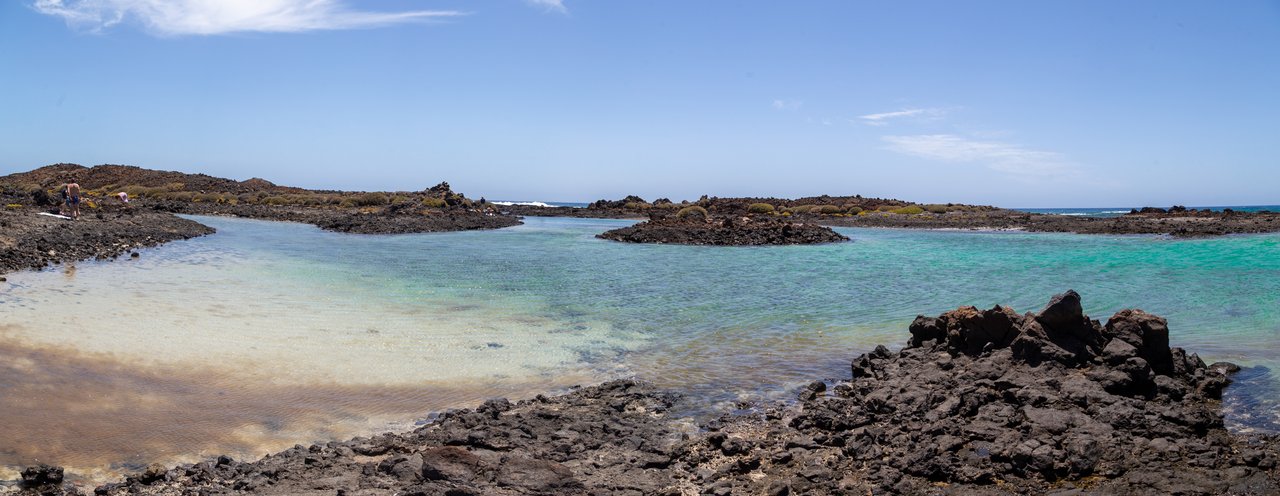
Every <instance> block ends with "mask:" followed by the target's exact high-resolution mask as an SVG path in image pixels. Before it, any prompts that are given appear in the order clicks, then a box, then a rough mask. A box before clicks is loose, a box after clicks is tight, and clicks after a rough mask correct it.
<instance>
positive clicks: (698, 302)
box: [0, 217, 1280, 474]
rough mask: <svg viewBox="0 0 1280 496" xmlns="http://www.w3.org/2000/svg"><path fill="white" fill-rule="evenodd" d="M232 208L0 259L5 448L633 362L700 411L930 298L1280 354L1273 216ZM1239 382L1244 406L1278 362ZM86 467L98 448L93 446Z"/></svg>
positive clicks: (275, 442) (162, 452)
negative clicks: (172, 239) (917, 227)
mask: <svg viewBox="0 0 1280 496" xmlns="http://www.w3.org/2000/svg"><path fill="white" fill-rule="evenodd" d="M196 219H197V220H199V221H201V222H205V223H207V224H209V225H211V226H214V227H216V228H217V229H218V230H219V232H218V234H215V235H212V236H207V237H204V238H198V239H194V240H188V241H183V242H177V243H172V244H169V245H166V246H162V247H159V248H156V249H151V250H147V251H145V252H143V256H142V257H141V258H139V259H136V260H118V261H114V262H105V263H79V264H76V265H75V266H74V268H73V267H60V268H58V269H56V270H47V271H43V272H27V273H18V274H11V275H10V276H9V282H8V283H3V284H0V315H3V320H0V337H2V338H3V342H4V343H5V344H3V345H0V356H5V357H7V358H8V359H7V360H6V363H7V364H6V365H4V366H3V370H0V377H3V378H0V390H2V391H5V394H3V395H0V416H3V418H5V419H6V420H10V419H12V420H13V421H11V422H8V425H7V426H2V427H0V445H3V446H8V447H11V448H8V449H7V450H0V465H10V466H13V465H17V464H24V463H32V462H34V461H36V460H39V461H46V462H51V463H60V464H66V465H70V466H73V467H81V468H88V467H98V468H100V469H101V468H103V467H105V469H106V470H107V471H110V470H113V469H128V468H130V467H133V466H135V465H136V464H145V463H149V462H152V461H163V462H169V463H172V462H176V461H181V460H187V461H191V460H195V459H198V458H199V457H201V456H207V455H211V454H216V453H222V452H230V453H233V454H237V455H239V456H257V455H261V454H263V453H265V452H267V451H269V450H273V449H279V448H283V447H287V446H291V445H293V444H294V443H308V442H313V441H318V440H325V439H333V438H341V437H346V436H350V435H355V434H361V433H369V432H376V431H380V430H386V429H389V428H407V427H409V426H411V425H412V423H413V421H415V420H417V419H421V418H423V417H424V416H426V415H427V414H428V413H429V412H431V411H433V410H440V409H445V408H450V407H456V406H468V405H472V404H474V403H476V402H478V401H479V400H481V399H483V398H487V397H493V396H511V397H528V396H532V395H534V394H537V393H540V392H553V391H557V390H561V389H563V388H566V387H568V386H570V385H573V384H583V383H592V382H598V381H601V380H606V379H610V378H614V377H630V376H634V377H639V378H642V379H647V380H652V381H654V382H657V383H658V384H660V385H664V386H669V387H673V388H678V389H681V390H683V391H686V392H688V393H689V396H690V397H691V398H692V399H693V400H694V401H693V405H695V407H696V408H694V409H692V412H693V413H696V412H697V411H699V410H701V411H704V412H705V411H714V410H716V409H719V408H727V407H728V405H732V404H733V403H735V402H737V401H740V400H772V399H781V398H786V397H789V396H790V395H791V394H792V391H793V390H794V388H796V387H797V386H799V385H800V384H803V383H806V382H808V381H810V380H813V379H821V378H834V379H841V378H845V377H847V375H848V363H849V360H850V359H851V358H852V357H854V356H856V355H857V354H858V353H860V352H862V351H865V350H867V349H869V348H871V347H873V346H875V345H876V344H881V343H884V344H888V345H890V346H892V347H897V346H899V345H900V344H901V343H903V342H904V341H905V340H906V337H907V333H906V327H907V325H908V324H909V323H910V321H911V320H912V318H914V317H915V316H916V315H917V314H936V313H940V312H942V311H945V310H949V309H952V308H955V307H957V306H961V305H977V306H979V307H989V306H991V305H994V304H997V303H1001V304H1010V305H1012V306H1013V307H1014V308H1016V309H1018V310H1019V311H1034V310H1038V309H1039V308H1040V307H1041V306H1042V305H1043V304H1044V303H1045V301H1047V299H1048V298H1049V296H1051V295H1052V294H1054V293H1057V292H1061V291H1063V290H1065V289H1068V288H1074V289H1076V290H1077V291H1079V292H1080V293H1081V294H1082V295H1083V296H1084V303H1085V305H1086V311H1087V312H1089V313H1090V314H1091V315H1093V316H1094V317H1095V318H1099V319H1103V320H1105V319H1106V318H1107V317H1108V316H1110V315H1111V314H1112V313H1114V312H1115V311H1117V310H1119V309H1121V308H1125V307H1138V308H1143V309H1145V310H1147V311H1150V312H1153V313H1156V314H1159V315H1162V316H1165V317H1167V318H1168V319H1169V321H1170V327H1171V330H1172V334H1173V336H1172V341H1173V343H1174V345H1176V346H1183V347H1186V348H1188V349H1191V350H1193V351H1196V352H1199V353H1200V355H1201V356H1203V357H1205V359H1206V361H1210V362H1212V361H1214V360H1230V361H1235V362H1237V363H1241V364H1245V365H1259V366H1264V367H1269V368H1272V369H1274V368H1275V366H1276V365H1277V364H1280V236H1276V235H1260V236H1231V237H1224V238H1216V239H1205V240H1175V239H1167V238H1160V237H1145V236H1144V237H1120V236H1080V235H1070V234H1028V233H1007V232H1005V233H982V232H929V231H910V230H864V229H842V230H841V232H842V233H844V234H846V235H848V236H850V237H851V238H853V239H854V241H853V242H851V243H843V244H836V245H823V246H804V247H798V246H796V247H755V248H724V247H689V246H663V245H624V244H618V243H613V242H607V241H602V240H598V239H595V238H594V235H595V234H596V233H599V232H601V231H604V230H606V229H610V228H613V227H618V226H622V225H626V224H627V222H626V221H610V220H590V219H539V218H531V219H528V220H527V223H526V225H524V226H519V227H515V228H510V229H503V230H499V231H488V232H467V233H447V234H423V235H396V236H361V235H348V234H337V233H328V232H324V231H320V230H319V229H316V228H314V227H311V226H306V225H299V224H289V223H273V222H263V221H251V220H239V219H227V218H211V217H198V218H196ZM1244 379H1245V380H1244V381H1242V384H1243V386H1242V387H1235V388H1233V389H1232V396H1231V398H1230V401H1229V402H1228V403H1229V406H1230V408H1231V410H1232V412H1233V415H1234V416H1235V418H1236V419H1237V420H1239V421H1240V422H1243V424H1241V425H1240V427H1241V428H1249V427H1258V426H1263V425H1266V424H1267V422H1268V421H1269V420H1270V419H1273V418H1274V417H1273V415H1274V413H1275V411H1276V405H1275V403H1274V400H1273V399H1272V398H1275V397H1276V395H1275V394H1273V392H1274V391H1276V390H1277V388H1276V381H1277V379H1276V377H1275V376H1274V375H1272V374H1271V373H1270V371H1269V370H1267V369H1261V368H1259V369H1255V370H1253V371H1251V372H1250V375H1248V376H1246V377H1244ZM90 473H91V474H92V472H90Z"/></svg>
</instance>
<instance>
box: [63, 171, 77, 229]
mask: <svg viewBox="0 0 1280 496" xmlns="http://www.w3.org/2000/svg"><path fill="white" fill-rule="evenodd" d="M66 188H67V189H66V192H67V207H68V208H70V210H71V220H79V219H80V185H79V184H77V183H76V178H74V177H73V178H71V180H70V181H67V186H66Z"/></svg>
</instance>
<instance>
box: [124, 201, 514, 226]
mask: <svg viewBox="0 0 1280 496" xmlns="http://www.w3.org/2000/svg"><path fill="white" fill-rule="evenodd" d="M143 204H144V205H150V206H151V208H154V209H156V210H160V211H165V212H172V213H182V214H191V215H222V216H229V217H242V218H247V219H259V220H275V221H287V222H301V223H304V224H311V225H314V226H316V227H319V228H321V229H324V230H326V231H335V232H345V233H354V234H411V233H433V232H454V231H474V230H480V229H501V228H504V227H511V226H518V225H520V224H522V222H521V221H520V218H519V217H515V216H511V215H500V214H496V213H493V212H485V211H475V210H467V209H440V210H436V211H432V212H430V213H422V212H416V211H404V210H397V209H395V208H392V207H388V208H386V209H383V210H379V211H376V212H361V211H359V210H344V209H324V208H313V207H296V206H273V205H228V204H218V203H185V202H174V201H157V202H144V203H143Z"/></svg>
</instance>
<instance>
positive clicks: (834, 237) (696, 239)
mask: <svg viewBox="0 0 1280 496" xmlns="http://www.w3.org/2000/svg"><path fill="white" fill-rule="evenodd" d="M596 237H598V238H601V239H608V240H613V241H623V242H627V243H663V244H682V245H720V246H759V245H807V244H819V243H837V242H841V241H848V240H849V238H848V237H846V236H844V235H842V234H840V233H837V232H835V231H833V230H831V228H829V227H824V226H820V225H817V224H808V223H803V222H790V221H785V220H780V219H775V218H769V217H760V216H742V217H733V216H722V217H707V216H706V215H702V214H700V215H687V216H683V217H681V216H677V215H672V216H666V217H654V218H652V219H650V220H648V221H645V222H640V223H637V224H634V225H631V226H627V227H623V228H619V229H613V230H610V231H606V232H604V233H601V234H598V235H596Z"/></svg>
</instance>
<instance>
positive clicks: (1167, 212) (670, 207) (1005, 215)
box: [503, 196, 1280, 237]
mask: <svg viewBox="0 0 1280 496" xmlns="http://www.w3.org/2000/svg"><path fill="white" fill-rule="evenodd" d="M689 206H699V207H701V208H705V209H706V210H707V212H708V214H709V215H711V216H715V217H741V216H747V215H753V214H754V215H772V216H775V217H776V218H779V219H782V220H789V221H794V222H803V223H808V224H818V225H822V226H831V227H871V228H904V229H955V230H984V231H985V230H992V231H1028V232H1064V233H1078V234H1154V235H1168V236H1174V237H1208V236H1223V235H1229V234H1253V233H1270V232H1280V212H1265V211H1264V212H1234V211H1231V210H1230V209H1226V210H1222V211H1212V210H1196V209H1187V208H1184V207H1177V206H1175V207H1172V208H1169V209H1162V208H1151V207H1148V208H1143V209H1141V210H1138V209H1135V210H1133V211H1132V212H1130V213H1128V214H1125V215H1121V216H1118V217H1111V218H1097V217H1086V216H1068V215H1053V214H1038V213H1029V212H1022V211H1018V210H1008V209H1002V208H996V207H989V206H978V205H958V204H946V205H919V204H912V203H910V202H905V201H902V200H893V199H881V198H862V197H858V196H855V197H849V196H842V197H831V196H820V197H811V198H801V199H796V200H790V199H779V198H714V197H704V198H703V199H701V200H699V201H697V202H684V203H672V202H670V201H667V200H665V199H659V200H656V201H654V202H652V203H649V202H646V201H644V199H642V198H639V197H636V196H629V197H627V198H624V199H622V200H613V201H610V200H600V201H597V202H593V203H591V204H590V206H588V207H586V208H571V207H539V206H531V205H520V206H511V207H503V209H504V211H510V212H511V213H513V214H517V215H522V216H541V217H577V218H606V219H637V218H649V217H651V216H654V215H658V216H667V215H670V214H671V213H674V212H675V211H676V210H677V209H680V208H686V207H689Z"/></svg>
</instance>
